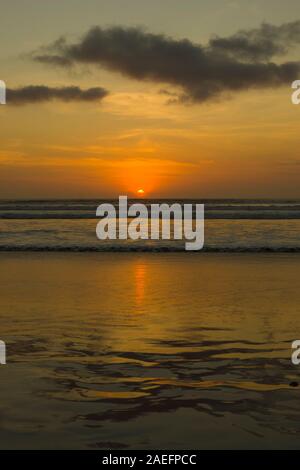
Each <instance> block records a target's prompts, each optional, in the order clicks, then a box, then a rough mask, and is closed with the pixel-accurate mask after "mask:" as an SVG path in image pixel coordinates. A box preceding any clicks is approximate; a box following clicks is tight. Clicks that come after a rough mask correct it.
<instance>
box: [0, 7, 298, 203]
mask: <svg viewBox="0 0 300 470" xmlns="http://www.w3.org/2000/svg"><path fill="white" fill-rule="evenodd" d="M29 3H30V5H31V4H32V5H33V4H34V3H33V2H29ZM63 3H64V2H63ZM113 3H114V2H113ZM142 3H143V2H142ZM154 3H155V5H154V6H153V11H152V13H153V15H152V16H149V15H148V18H150V19H149V20H147V10H146V7H145V8H144V10H145V11H144V13H143V15H144V17H143V15H142V13H141V17H140V22H139V23H143V24H145V25H146V26H148V27H149V28H152V29H155V27H156V29H157V30H158V31H162V30H163V24H162V23H161V20H160V19H159V18H160V17H159V10H158V6H157V5H156V2H154ZM204 3H205V4H206V8H207V11H209V12H210V10H208V9H209V8H210V7H209V6H208V4H207V3H206V2H204ZM213 3H215V2H213ZM254 3H256V4H257V5H259V3H257V2H254ZM90 4H91V5H93V7H95V8H96V3H94V2H90ZM35 5H36V3H35ZM295 5H296V4H295ZM6 8H7V9H8V7H6ZM55 8H57V9H58V3H56V2H55ZM65 8H66V9H68V7H67V6H65ZM147 8H148V7H147ZM155 8H156V10H155ZM195 8H196V7H195ZM197 8H198V9H199V15H200V13H201V11H200V10H201V8H204V6H202V7H201V8H200V6H199V5H198V7H197ZM230 8H231V7H229V6H228V11H227V10H226V12H225V13H224V15H225V17H224V24H223V23H221V22H219V23H218V22H216V23H215V24H214V23H213V17H211V20H210V23H209V24H207V25H205V28H204V32H203V33H202V37H201V33H199V36H200V38H199V39H201V40H204V39H206V38H207V37H210V36H211V35H212V34H214V33H219V32H220V33H222V34H225V33H226V34H232V33H233V32H234V31H236V30H237V29H238V28H237V24H236V21H235V22H233V20H232V19H231V18H230V11H231V10H230ZM249 8H250V7H249ZM69 10H70V8H69ZM34 11H36V10H34ZM141 11H142V10H141ZM249 11H250V10H249ZM249 11H248V12H247V10H245V11H243V10H242V9H241V10H239V13H238V15H239V16H238V17H239V24H241V27H245V26H247V27H250V26H251V27H255V26H257V25H259V24H260V20H262V19H263V18H262V16H263V15H264V16H265V15H266V11H265V10H264V9H262V10H261V12H260V11H259V10H258V12H257V11H256V12H252V13H251V14H250V13H249ZM251 11H252V10H251ZM79 12H80V7H79V6H78V15H79ZM7 13H9V10H7ZM21 13H22V12H19V15H20V18H18V19H17V23H18V22H19V23H20V24H22V25H23V26H22V28H21V27H20V28H19V29H17V24H16V26H15V28H16V31H17V33H16V37H14V39H11V45H10V48H11V49H8V51H5V52H3V51H2V53H1V54H2V55H1V57H0V59H1V61H2V67H1V73H2V75H3V76H1V77H0V78H1V79H4V80H5V81H6V83H7V86H9V87H16V86H21V85H22V86H23V85H26V84H28V83H34V84H41V83H47V84H49V85H51V86H65V85H67V84H73V85H77V86H80V87H82V88H88V87H94V86H104V87H106V88H107V89H109V91H110V94H109V95H108V96H107V97H106V98H105V99H104V100H103V101H101V102H99V103H97V102H92V103H63V102H59V101H53V102H49V103H40V104H36V105H31V104H28V105H26V106H10V105H9V103H8V104H7V105H6V106H0V135H1V147H0V197H1V198H14V197H15V198H49V197H54V198H63V197H87V198H88V197H115V196H118V195H119V194H128V195H129V196H130V195H135V194H136V193H137V190H138V189H141V188H142V189H143V190H144V191H145V196H146V197H174V198H176V197H200V198H201V197H236V198H238V197H300V184H299V183H300V176H299V175H300V172H299V168H300V158H299V135H300V133H299V126H300V105H299V106H295V105H292V104H291V99H290V97H291V89H290V87H289V86H286V87H282V88H279V89H267V90H252V91H244V92H239V93H235V94H234V95H233V96H231V97H228V98H226V99H222V100H216V101H214V102H208V103H204V104H194V105H186V104H178V103H177V104H169V103H168V99H169V98H168V96H166V95H164V94H162V93H161V89H162V88H164V84H159V83H156V84H153V83H147V82H139V81H136V80H132V79H130V78H126V77H124V76H122V75H120V74H118V73H113V72H107V71H105V70H100V71H99V70H97V71H95V70H93V69H89V70H88V71H86V70H83V68H82V67H79V68H78V69H77V70H74V71H68V70H64V69H57V68H54V69H53V68H52V69H51V68H47V67H44V66H43V65H41V64H37V63H33V62H31V61H30V60H29V59H27V58H26V57H25V56H23V54H25V53H28V52H30V51H32V50H34V49H35V48H37V47H39V46H41V45H43V44H45V43H49V42H51V41H52V40H55V39H56V38H57V37H58V36H59V31H60V32H61V34H63V33H67V32H69V33H70V34H71V33H72V34H80V33H82V32H83V31H84V30H85V29H86V27H87V25H91V24H93V23H95V21H92V18H85V21H82V24H81V23H80V20H79V16H78V17H77V16H76V20H74V23H72V22H71V21H72V19H71V18H70V22H71V23H67V21H66V17H64V23H59V22H58V24H57V23H55V25H54V19H53V23H51V24H50V25H49V23H47V24H48V26H47V28H46V27H45V28H46V29H45V30H44V31H43V28H42V25H44V26H45V25H46V20H47V18H46V13H45V14H43V13H42V10H39V9H38V10H37V13H36V14H37V15H40V16H39V17H40V21H41V25H39V26H38V27H37V30H36V31H35V32H34V34H33V36H32V37H31V36H30V35H29V29H30V25H31V21H33V19H31V16H30V14H29V13H30V11H29V13H28V12H23V13H24V15H23V16H21ZM75 13H76V9H75ZM294 13H295V12H294ZM105 14H106V22H107V23H109V19H110V18H111V22H113V20H114V19H115V17H114V16H113V13H112V10H111V11H110V10H109V11H108V10H106V11H105ZM212 14H213V12H211V15H212ZM247 14H248V17H247ZM43 15H44V16H43ZM124 15H125V13H124ZM155 15H156V16H155ZM175 15H177V16H176V18H174V25H173V26H172V27H171V28H172V31H170V34H173V35H176V31H174V29H176V28H175V26H176V25H179V19H180V11H178V12H177V13H176V11H175ZM226 15H227V16H226ZM249 15H250V16H249ZM251 15H252V16H251ZM272 15H275V13H272V12H269V16H270V18H267V20H270V21H272V20H273V21H277V23H278V22H279V18H277V17H276V18H275V17H274V18H273V17H272ZM282 15H283V13H282ZM291 16H292V15H291ZM299 17H300V10H299ZM142 18H144V21H142ZM155 18H157V22H158V24H157V26H155V25H156V23H155ZM199 18H201V15H200V16H199ZM21 19H22V20H23V22H21ZM283 19H285V20H289V19H292V18H283ZM121 20H122V15H121V16H120V18H118V22H121ZM199 21H200V20H199ZM123 22H124V23H125V24H126V22H127V23H128V22H129V20H128V18H126V17H125V16H124V18H123ZM85 23H86V24H85ZM167 24H168V23H167V21H166V28H167ZM199 24H202V23H201V21H200V22H199ZM216 27H217V28H218V31H216V30H215V28H216ZM72 28H73V29H72ZM222 28H223V30H222ZM177 29H178V34H177V36H178V37H186V36H188V37H189V34H190V37H191V39H192V40H195V36H196V29H195V19H194V18H193V11H191V12H190V14H188V13H187V14H186V15H185V23H184V25H182V26H177ZM200 29H201V28H200ZM189 30H190V31H191V33H189ZM167 32H168V31H167ZM4 34H6V35H7V37H8V38H9V37H10V34H11V33H10V32H9V31H8V30H7V31H6V32H5V31H4ZM11 38H12V36H11ZM297 78H298V79H299V78H300V77H291V82H292V81H293V80H295V79H297Z"/></svg>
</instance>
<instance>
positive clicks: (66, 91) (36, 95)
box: [7, 85, 108, 105]
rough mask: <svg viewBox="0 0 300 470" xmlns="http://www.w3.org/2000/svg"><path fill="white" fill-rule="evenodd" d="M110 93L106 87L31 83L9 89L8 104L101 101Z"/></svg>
mask: <svg viewBox="0 0 300 470" xmlns="http://www.w3.org/2000/svg"><path fill="white" fill-rule="evenodd" d="M107 95H108V91H107V90H106V89H105V88H101V87H96V88H88V89H86V90H82V89H81V88H79V87H77V86H66V87H57V88H56V87H49V86H45V85H30V86H24V87H20V88H15V89H12V88H8V89H7V104H8V105H10V104H13V105H24V104H29V103H31V104H36V103H42V102H47V101H52V100H60V101H64V102H71V101H76V102H79V101H81V102H91V101H101V100H102V99H103V98H105V96H107Z"/></svg>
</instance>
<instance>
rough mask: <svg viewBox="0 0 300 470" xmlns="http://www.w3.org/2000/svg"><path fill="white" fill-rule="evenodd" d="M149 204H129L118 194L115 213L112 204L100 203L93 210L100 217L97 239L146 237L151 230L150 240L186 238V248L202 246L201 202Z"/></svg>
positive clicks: (198, 248) (124, 197)
mask: <svg viewBox="0 0 300 470" xmlns="http://www.w3.org/2000/svg"><path fill="white" fill-rule="evenodd" d="M194 205H195V210H194ZM148 206H149V204H147V205H146V204H143V203H134V204H131V205H130V206H129V207H128V199H127V196H119V207H118V215H117V211H116V208H115V206H114V205H113V204H111V203H103V204H100V206H98V208H97V211H96V216H97V217H102V219H101V220H100V222H98V224H97V228H96V234H97V237H98V239H99V240H107V239H109V240H117V239H119V240H128V239H129V238H130V239H131V240H139V239H142V240H149V231H150V239H151V240H160V239H162V240H170V239H171V238H173V239H174V240H189V241H185V249H186V250H188V251H195V250H201V249H202V248H203V246H204V204H191V203H188V204H187V203H184V204H182V203H179V202H176V203H174V202H173V203H172V204H171V205H170V204H167V203H161V204H150V208H149V211H148ZM194 216H195V217H194ZM128 218H130V222H129V223H128ZM172 219H173V226H172ZM172 229H173V234H172Z"/></svg>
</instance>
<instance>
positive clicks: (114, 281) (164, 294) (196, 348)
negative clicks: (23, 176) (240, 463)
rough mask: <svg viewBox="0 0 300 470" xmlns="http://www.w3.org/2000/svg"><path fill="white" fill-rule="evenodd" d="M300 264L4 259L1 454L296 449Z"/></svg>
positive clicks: (173, 257)
mask: <svg viewBox="0 0 300 470" xmlns="http://www.w3.org/2000/svg"><path fill="white" fill-rule="evenodd" d="M299 256H300V255H299V254H298V253H201V252H199V253H162V252H160V253H138V252H127V253H111V252H102V253H57V252H54V253H49V252H39V253H33V252H32V251H29V252H20V253H15V252H10V253H8V252H3V253H1V254H0V260H1V271H0V325H1V334H0V339H1V340H3V341H5V342H6V345H7V365H5V366H0V367H1V387H0V416H1V425H0V447H1V448H2V449H16V448H28V449H29V448H30V449H32V448H35V449H53V448H55V449H205V448H206V449H216V448H227V449H228V448H234V449H242V448H276V449H278V448H283V449H292V448H299V439H298V434H299V432H300V424H299V422H300V421H299V417H300V416H299V406H298V401H299V390H300V386H299V387H292V386H291V385H290V384H291V383H292V382H300V366H295V365H293V364H292V363H291V342H292V341H294V340H296V339H300V318H299V302H300V281H299V279H300V276H299V274H300V264H299V260H300V258H299Z"/></svg>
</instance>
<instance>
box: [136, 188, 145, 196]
mask: <svg viewBox="0 0 300 470" xmlns="http://www.w3.org/2000/svg"><path fill="white" fill-rule="evenodd" d="M137 193H138V194H139V196H142V195H143V194H145V191H144V190H143V189H138V190H137Z"/></svg>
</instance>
